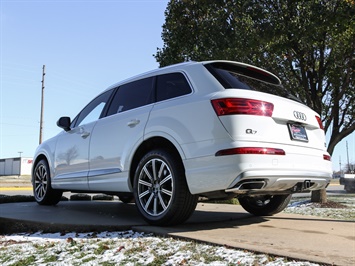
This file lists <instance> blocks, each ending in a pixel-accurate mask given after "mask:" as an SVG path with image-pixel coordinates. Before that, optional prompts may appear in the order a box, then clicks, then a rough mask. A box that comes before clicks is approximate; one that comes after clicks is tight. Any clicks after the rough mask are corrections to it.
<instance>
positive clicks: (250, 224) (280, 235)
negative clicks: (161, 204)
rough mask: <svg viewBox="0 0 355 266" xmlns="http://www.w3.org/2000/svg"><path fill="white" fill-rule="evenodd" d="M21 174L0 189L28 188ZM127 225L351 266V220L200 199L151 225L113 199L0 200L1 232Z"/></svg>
mask: <svg viewBox="0 0 355 266" xmlns="http://www.w3.org/2000/svg"><path fill="white" fill-rule="evenodd" d="M21 178H22V177H19V178H17V179H15V178H12V179H15V180H10V178H7V180H5V181H4V180H2V179H3V178H2V177H0V194H3V191H5V188H6V187H8V186H9V185H11V186H14V187H15V188H19V189H24V188H26V187H28V186H29V185H30V184H29V177H28V178H27V179H28V180H27V179H25V180H23V181H22V182H21V181H20V179H21ZM19 191H21V190H19ZM128 229H132V230H136V231H144V232H151V233H154V234H157V235H162V236H172V237H179V238H186V239H192V240H197V241H203V242H207V243H212V244H218V245H224V246H227V247H233V248H238V249H246V250H250V251H254V252H260V253H263V254H270V255H276V256H283V257H288V258H291V259H292V258H294V259H301V260H306V261H313V262H318V263H322V264H329V265H355V222H354V221H342V220H333V219H325V218H319V217H315V216H304V215H296V214H286V213H280V214H277V215H275V216H267V217H255V216H252V215H250V214H249V213H247V212H246V211H244V210H243V208H242V207H241V206H239V205H228V204H209V203H199V204H198V206H197V209H196V211H195V212H194V214H193V215H192V217H191V218H190V219H189V220H188V221H187V222H186V223H184V224H182V225H179V226H174V227H154V226H150V225H148V224H146V223H145V221H144V220H143V219H142V218H141V217H140V215H139V213H138V211H137V210H136V207H135V205H134V204H124V203H121V202H120V201H119V200H118V199H114V200H111V201H105V200H94V201H61V202H60V203H59V204H58V205H56V206H39V205H37V204H36V203H35V202H15V203H4V204H0V233H4V232H24V231H26V232H28V231H32V232H35V231H46V232H58V231H59V232H69V231H77V232H79V231H80V232H83V231H107V230H109V231H112V230H115V231H116V230H118V231H120V230H128Z"/></svg>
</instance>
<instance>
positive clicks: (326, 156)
mask: <svg viewBox="0 0 355 266" xmlns="http://www.w3.org/2000/svg"><path fill="white" fill-rule="evenodd" d="M323 159H324V160H326V161H331V160H332V157H331V156H330V155H328V154H323Z"/></svg>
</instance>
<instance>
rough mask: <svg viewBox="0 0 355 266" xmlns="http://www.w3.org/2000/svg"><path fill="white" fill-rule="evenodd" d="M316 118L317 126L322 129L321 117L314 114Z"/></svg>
mask: <svg viewBox="0 0 355 266" xmlns="http://www.w3.org/2000/svg"><path fill="white" fill-rule="evenodd" d="M316 119H317V122H318V125H319V128H320V129H323V130H324V127H323V123H322V119H320V117H319V116H318V115H316Z"/></svg>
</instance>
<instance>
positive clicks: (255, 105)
mask: <svg viewBox="0 0 355 266" xmlns="http://www.w3.org/2000/svg"><path fill="white" fill-rule="evenodd" d="M211 103H212V105H213V108H214V110H215V111H216V113H217V115H218V116H221V115H260V116H270V117H271V116H272V112H273V111H274V105H273V104H272V103H269V102H264V101H260V100H254V99H245V98H223V99H215V100H212V101H211Z"/></svg>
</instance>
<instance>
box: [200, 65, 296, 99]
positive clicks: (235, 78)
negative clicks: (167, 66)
mask: <svg viewBox="0 0 355 266" xmlns="http://www.w3.org/2000/svg"><path fill="white" fill-rule="evenodd" d="M205 67H206V68H207V69H208V70H209V71H210V72H211V74H212V75H213V76H214V77H215V78H216V79H217V80H218V81H219V83H221V85H222V86H223V87H224V88H225V89H244V90H255V91H260V92H265V93H270V94H273V95H277V96H281V97H286V98H289V99H292V100H295V101H298V102H300V100H299V99H298V98H296V97H295V96H293V95H291V94H290V93H289V92H288V91H287V90H286V89H285V88H284V87H283V86H282V85H281V84H280V83H279V80H278V79H276V78H275V77H274V76H272V75H270V74H268V73H267V72H264V71H262V70H259V69H257V68H253V67H248V66H238V65H234V64H228V63H211V64H207V65H205Z"/></svg>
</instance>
